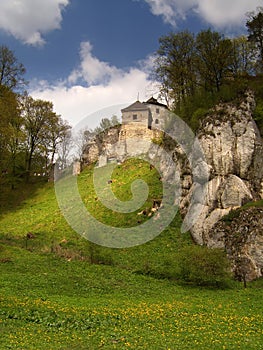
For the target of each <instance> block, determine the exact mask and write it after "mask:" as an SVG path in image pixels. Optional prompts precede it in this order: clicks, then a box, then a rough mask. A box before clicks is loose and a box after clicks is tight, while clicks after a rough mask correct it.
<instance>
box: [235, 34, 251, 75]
mask: <svg viewBox="0 0 263 350" xmlns="http://www.w3.org/2000/svg"><path fill="white" fill-rule="evenodd" d="M232 45H233V62H232V65H231V71H232V73H233V76H234V77H240V76H244V75H253V74H254V71H255V58H254V57H255V53H254V51H255V46H254V44H253V43H251V42H250V41H248V40H247V37H245V36H240V37H237V38H234V39H232Z"/></svg>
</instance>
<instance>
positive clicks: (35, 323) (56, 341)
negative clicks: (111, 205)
mask: <svg viewBox="0 0 263 350" xmlns="http://www.w3.org/2000/svg"><path fill="white" fill-rule="evenodd" d="M140 164H141V165H140V167H139V165H138V164H136V165H135V163H133V162H131V163H126V164H125V171H124V172H123V171H122V170H123V169H122V168H121V167H119V168H117V169H116V171H115V173H114V176H113V179H114V181H113V184H112V186H113V189H114V191H116V193H117V195H118V196H119V198H121V199H128V198H131V192H130V182H131V181H132V179H134V178H135V175H136V176H139V177H141V178H143V179H145V180H146V181H147V183H149V186H150V191H149V196H148V199H147V201H146V203H145V205H144V207H143V208H145V209H147V208H150V206H151V204H152V200H153V199H156V198H159V196H161V188H160V183H159V181H158V176H157V174H156V173H154V172H153V171H149V169H148V167H147V165H146V164H144V163H143V162H142V163H140ZM91 173H92V169H87V170H86V171H85V172H84V173H82V174H81V175H80V177H79V179H78V182H79V187H80V192H81V195H82V198H83V200H84V201H85V202H86V204H87V205H89V206H90V210H93V213H94V215H95V214H96V215H97V218H98V219H100V218H103V219H104V220H105V222H110V223H111V224H113V223H119V224H120V220H123V221H122V223H121V225H124V224H125V223H126V225H127V226H129V225H132V224H138V215H137V211H136V213H133V214H132V213H128V214H125V215H128V217H129V220H127V221H125V218H124V216H123V217H122V216H118V217H117V218H116V215H115V213H110V212H109V211H108V210H107V208H103V206H101V204H100V203H98V201H97V200H96V198H94V197H95V194H94V192H93V191H92V188H91V187H90V186H91V182H90V181H91ZM127 174H129V175H127ZM120 185H121V186H123V191H121V186H120ZM8 193H9V192H8V191H6V192H5V191H2V194H1V198H2V201H1V203H2V206H1V208H2V213H1V217H0V349H1V350H2V349H20V350H28V349H34V350H44V349H45V350H46V349H47V350H49V349H52V350H57V349H63V350H66V349H68V350H71V349H85V350H97V349H108V350H111V349H153V350H155V349H156V350H159V349H166V350H168V349H171V350H176V349H233V350H234V349H261V348H262V342H263V333H262V329H263V327H262V326H263V322H262V321H263V320H262V311H263V306H262V287H263V284H262V280H259V281H256V282H253V283H250V284H249V285H248V288H247V289H244V288H242V285H241V284H239V283H237V282H233V285H232V288H228V289H225V290H221V289H214V288H210V289H209V288H201V287H196V286H193V285H182V284H181V283H179V282H178V280H177V278H176V276H177V259H178V257H179V254H180V249H181V247H186V246H191V245H192V241H191V238H190V236H189V235H188V234H183V235H182V234H181V233H180V225H181V221H180V218H179V217H178V216H177V217H176V218H175V219H174V221H173V222H172V223H171V225H170V226H169V227H168V228H167V229H166V230H165V231H163V232H162V233H161V234H160V235H159V236H158V237H156V238H155V239H154V240H152V241H150V242H148V243H146V244H144V245H141V246H136V247H132V248H126V249H110V248H105V247H99V246H96V245H94V244H91V243H89V242H88V241H86V240H85V239H83V238H81V237H80V236H79V235H78V234H76V233H75V232H74V231H73V230H72V229H71V228H70V227H69V226H68V225H67V222H66V221H65V219H64V218H63V216H62V215H61V213H60V210H59V208H58V205H57V202H56V198H55V193H54V188H53V184H51V183H46V184H44V183H41V182H40V183H39V184H38V185H37V184H34V186H31V187H30V188H27V189H24V190H23V191H21V189H19V188H18V189H17V190H15V191H14V192H12V199H10V197H8ZM8 198H9V199H8ZM15 198H17V200H14V199H15ZM4 200H9V204H8V206H7V207H5V206H4V204H3V201H4ZM141 209H142V208H140V210H141ZM138 211H139V210H138ZM140 220H147V217H141V216H140ZM28 233H31V236H30V238H26V237H27V234H28Z"/></svg>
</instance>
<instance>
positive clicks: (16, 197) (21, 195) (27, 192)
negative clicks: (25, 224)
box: [0, 177, 47, 217]
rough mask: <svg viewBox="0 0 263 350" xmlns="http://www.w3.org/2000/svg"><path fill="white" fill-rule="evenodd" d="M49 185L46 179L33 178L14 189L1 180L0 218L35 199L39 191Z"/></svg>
mask: <svg viewBox="0 0 263 350" xmlns="http://www.w3.org/2000/svg"><path fill="white" fill-rule="evenodd" d="M46 183H47V179H46V178H44V177H32V178H30V179H29V181H28V182H25V181H24V180H21V182H19V183H18V184H16V186H15V188H14V189H12V188H11V186H10V184H9V183H8V180H7V179H5V178H0V189H1V190H0V217H1V216H3V215H4V214H6V213H7V212H10V211H15V210H17V209H18V208H19V207H21V205H22V204H23V202H25V201H26V200H27V199H31V198H34V196H35V195H36V193H37V190H38V189H39V188H41V187H43V186H44V185H45V184H46Z"/></svg>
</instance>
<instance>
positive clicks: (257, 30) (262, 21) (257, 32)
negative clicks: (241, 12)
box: [246, 7, 263, 72]
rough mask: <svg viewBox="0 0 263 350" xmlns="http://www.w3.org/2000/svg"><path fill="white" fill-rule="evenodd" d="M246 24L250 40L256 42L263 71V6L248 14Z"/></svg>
mask: <svg viewBox="0 0 263 350" xmlns="http://www.w3.org/2000/svg"><path fill="white" fill-rule="evenodd" d="M246 26H247V29H248V40H249V41H250V42H252V43H254V44H255V46H256V48H257V50H258V62H259V70H260V72H263V7H259V8H258V9H257V12H251V13H249V14H248V21H247V23H246Z"/></svg>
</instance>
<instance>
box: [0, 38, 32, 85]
mask: <svg viewBox="0 0 263 350" xmlns="http://www.w3.org/2000/svg"><path fill="white" fill-rule="evenodd" d="M25 72H26V70H25V67H24V66H23V64H22V63H19V62H18V60H17V58H16V57H15V55H14V53H13V52H12V51H11V50H10V49H9V48H8V47H7V46H3V45H2V46H0V86H6V87H8V88H9V89H11V90H13V89H16V88H18V87H19V86H21V85H24V84H25V80H24V79H23V75H24V74H25Z"/></svg>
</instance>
